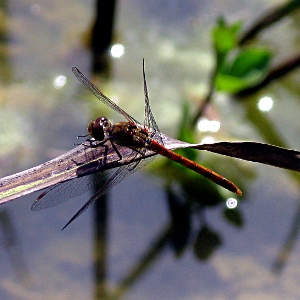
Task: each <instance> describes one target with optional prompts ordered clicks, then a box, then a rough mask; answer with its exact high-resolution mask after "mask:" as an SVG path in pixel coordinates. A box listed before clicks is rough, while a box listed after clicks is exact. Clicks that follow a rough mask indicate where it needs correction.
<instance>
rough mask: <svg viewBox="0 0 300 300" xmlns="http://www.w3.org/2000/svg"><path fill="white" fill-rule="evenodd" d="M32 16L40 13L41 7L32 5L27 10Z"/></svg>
mask: <svg viewBox="0 0 300 300" xmlns="http://www.w3.org/2000/svg"><path fill="white" fill-rule="evenodd" d="M29 11H30V13H31V14H32V15H37V14H38V13H40V11H41V7H40V6H39V5H38V4H32V5H31V6H30V8H29Z"/></svg>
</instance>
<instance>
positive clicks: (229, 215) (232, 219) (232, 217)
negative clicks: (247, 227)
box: [223, 208, 244, 228]
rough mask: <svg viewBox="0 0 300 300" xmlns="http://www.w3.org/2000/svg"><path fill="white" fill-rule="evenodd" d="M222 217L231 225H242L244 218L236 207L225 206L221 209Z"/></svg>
mask: <svg viewBox="0 0 300 300" xmlns="http://www.w3.org/2000/svg"><path fill="white" fill-rule="evenodd" d="M223 216H224V218H225V219H226V220H227V221H229V223H231V224H232V225H235V226H236V227H240V228H241V227H243V225H244V218H243V215H242V213H241V212H240V211H239V210H238V209H237V208H235V209H229V208H225V209H224V211H223Z"/></svg>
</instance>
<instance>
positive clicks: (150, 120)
mask: <svg viewBox="0 0 300 300" xmlns="http://www.w3.org/2000/svg"><path fill="white" fill-rule="evenodd" d="M143 81H144V95H145V119H144V125H145V126H146V127H148V128H151V129H152V133H151V138H153V139H155V140H157V141H158V142H159V143H160V144H162V145H163V140H162V138H161V135H160V130H159V128H158V125H157V123H156V121H155V118H154V115H153V113H152V110H151V107H150V101H149V97H148V88H147V82H146V75H145V60H144V59H143Z"/></svg>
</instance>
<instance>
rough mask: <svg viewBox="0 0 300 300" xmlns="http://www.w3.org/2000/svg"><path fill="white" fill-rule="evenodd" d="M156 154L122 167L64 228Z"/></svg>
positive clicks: (134, 153)
mask: <svg viewBox="0 0 300 300" xmlns="http://www.w3.org/2000/svg"><path fill="white" fill-rule="evenodd" d="M132 155H133V157H135V156H136V155H137V153H136V151H133V154H132ZM154 158H155V156H150V157H147V158H145V159H142V160H140V161H134V162H132V163H130V164H128V165H124V166H122V167H120V168H119V169H118V170H117V171H116V172H115V173H114V174H113V175H112V176H111V177H110V178H109V179H108V180H107V181H106V183H105V184H104V185H103V186H102V187H101V188H100V189H99V190H98V191H97V192H96V193H95V194H94V195H93V196H92V197H91V198H90V199H89V200H88V201H87V202H86V203H85V204H84V205H83V206H82V207H81V209H80V210H79V211H78V212H77V213H76V214H75V215H74V216H73V217H72V218H71V219H70V221H69V222H68V223H67V224H66V225H65V226H64V227H63V228H62V230H63V229H65V228H66V227H67V226H68V225H70V224H71V223H72V222H73V221H74V220H75V219H77V218H78V217H79V216H80V215H81V214H82V213H83V212H84V211H85V210H86V209H87V208H88V207H89V206H90V205H91V204H92V203H93V202H94V201H96V200H97V199H99V198H100V197H101V196H102V195H104V194H105V193H107V192H108V191H109V190H110V189H111V188H113V187H114V186H116V185H117V184H119V183H120V182H121V181H122V180H123V179H125V177H127V176H129V175H130V174H133V173H134V172H136V171H137V170H139V169H141V168H142V167H144V166H145V165H147V164H148V163H150V162H151V161H152V160H153V159H154Z"/></svg>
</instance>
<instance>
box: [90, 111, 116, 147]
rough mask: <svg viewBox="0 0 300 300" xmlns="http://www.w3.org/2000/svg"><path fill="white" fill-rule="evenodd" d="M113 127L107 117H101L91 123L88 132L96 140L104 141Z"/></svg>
mask: <svg viewBox="0 0 300 300" xmlns="http://www.w3.org/2000/svg"><path fill="white" fill-rule="evenodd" d="M111 126H112V124H111V122H110V121H109V120H108V119H107V118H106V117H99V118H97V119H96V120H94V121H92V122H90V124H89V126H88V132H89V134H90V135H91V136H92V137H93V138H94V139H95V140H97V141H102V140H103V139H104V137H105V135H106V133H107V132H109V129H110V128H111Z"/></svg>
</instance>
